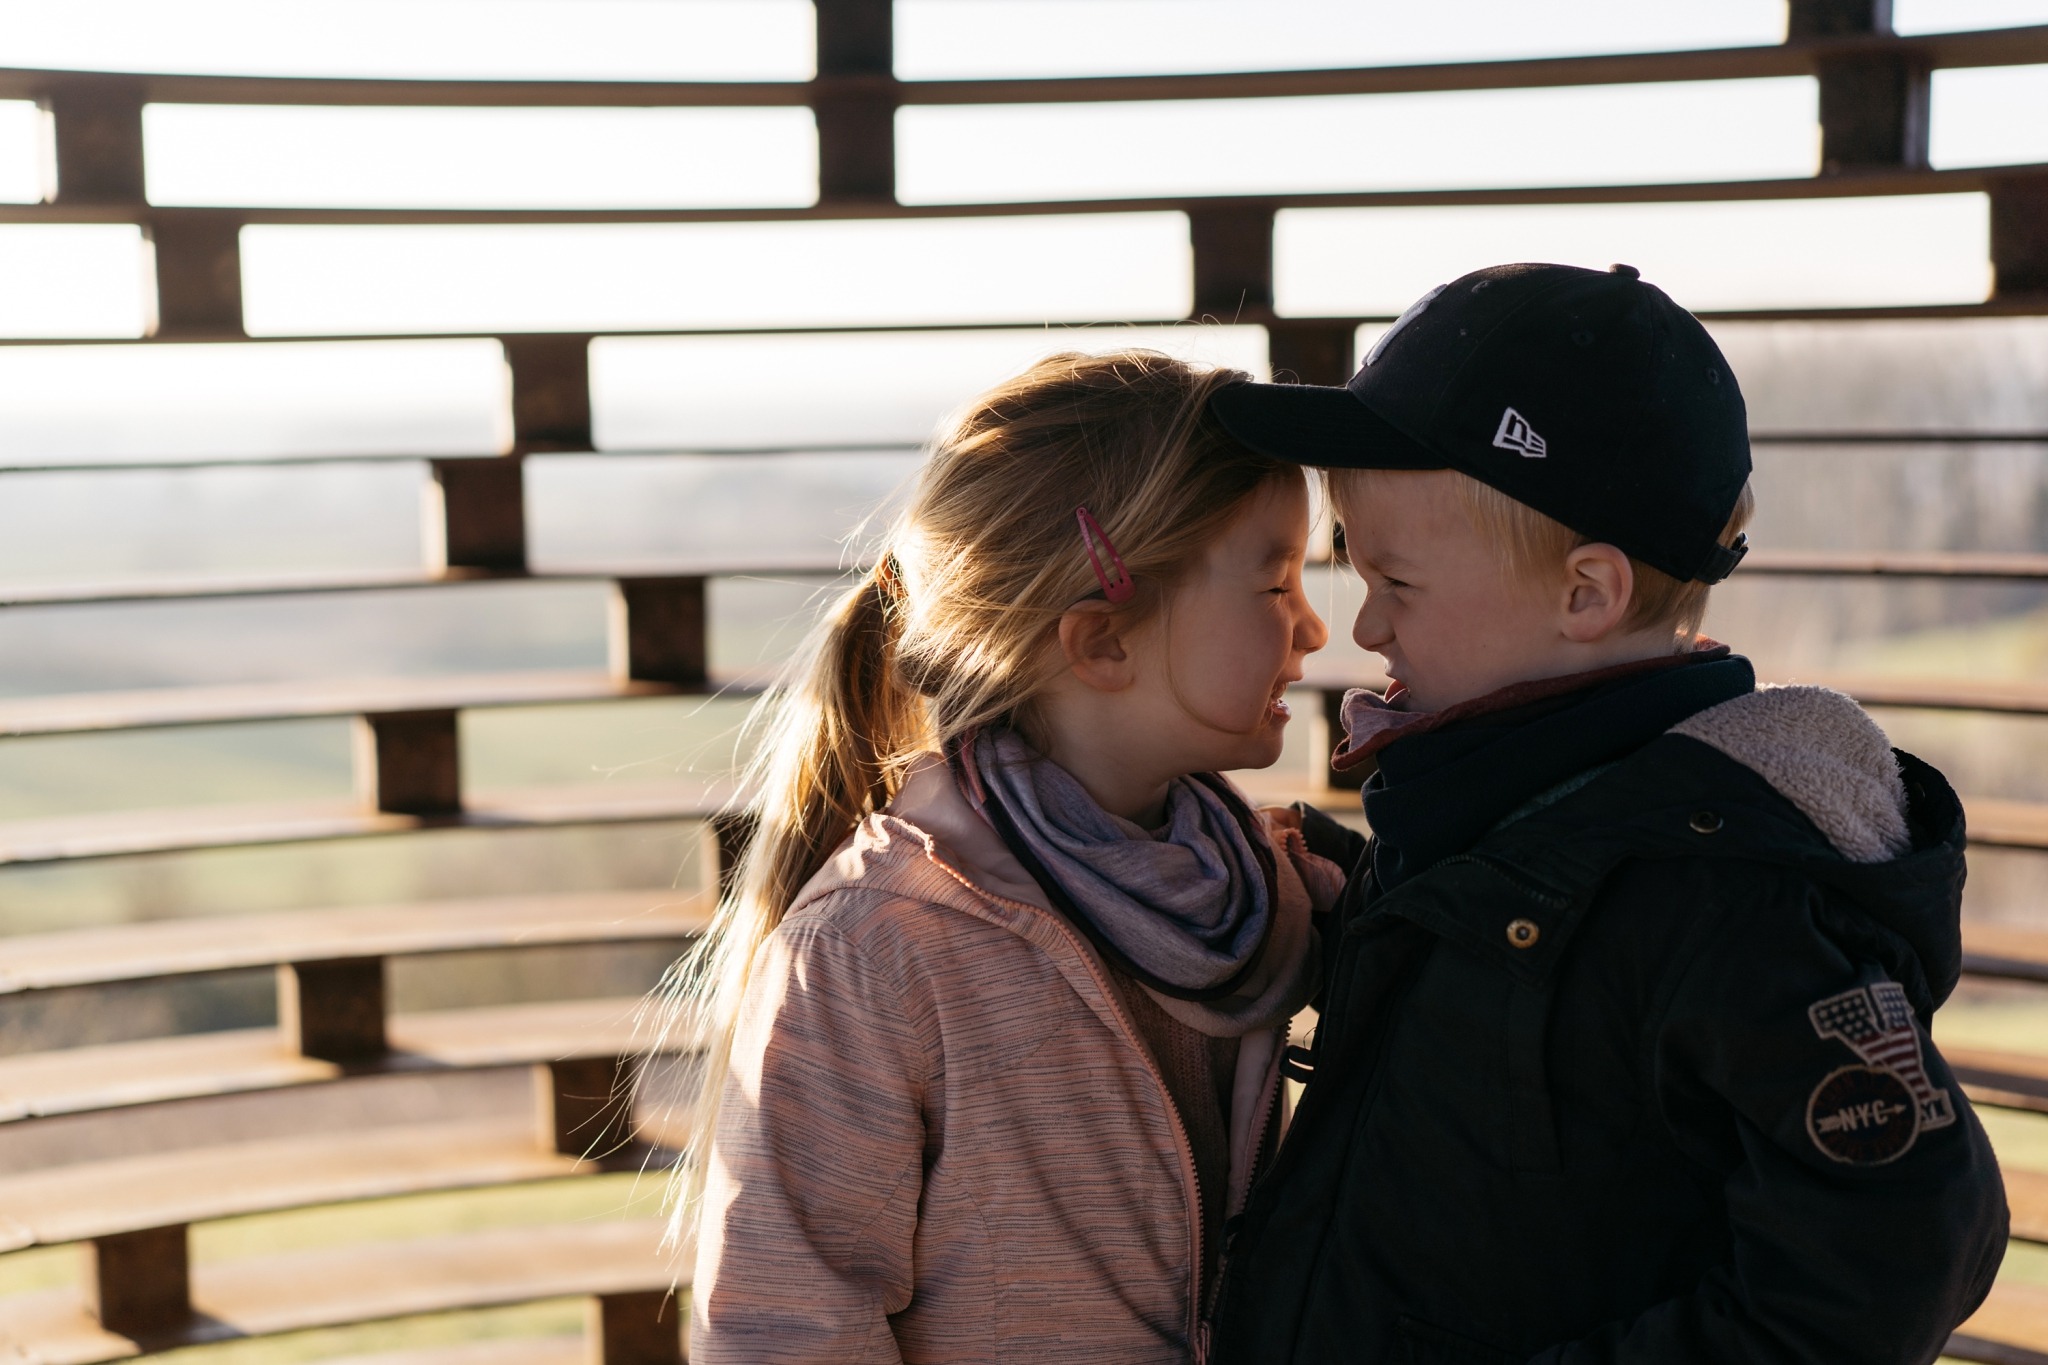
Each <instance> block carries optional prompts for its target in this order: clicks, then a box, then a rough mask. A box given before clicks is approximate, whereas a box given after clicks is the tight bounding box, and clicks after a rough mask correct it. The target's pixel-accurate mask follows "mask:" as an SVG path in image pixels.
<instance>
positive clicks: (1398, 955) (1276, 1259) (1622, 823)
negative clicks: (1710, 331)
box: [1211, 265, 2006, 1365]
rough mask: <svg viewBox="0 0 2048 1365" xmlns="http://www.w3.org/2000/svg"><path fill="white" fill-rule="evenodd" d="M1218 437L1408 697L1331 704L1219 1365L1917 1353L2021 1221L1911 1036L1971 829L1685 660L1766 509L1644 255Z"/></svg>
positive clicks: (1388, 354) (1838, 745) (1750, 1362)
mask: <svg viewBox="0 0 2048 1365" xmlns="http://www.w3.org/2000/svg"><path fill="white" fill-rule="evenodd" d="M1213 409H1214V411H1215V413H1216V415H1217V416H1218V417H1219V419H1220V420H1221V421H1222V422H1223V424H1224V425H1225V426H1226V427H1228V428H1229V429H1230V430H1231V432H1232V433H1233V434H1234V435H1236V436H1237V437H1238V438H1239V439H1240V440H1242V441H1244V442H1245V443H1246V444H1248V445H1250V446H1252V447H1254V448H1256V449H1258V450H1262V451H1266V452H1268V453H1270V454H1273V455H1277V456H1282V457H1285V458H1288V459H1292V460H1295V461H1298V462H1300V463H1302V464H1306V465H1314V466H1319V467H1322V468H1324V469H1326V470H1329V471H1332V472H1331V475H1330V479H1331V489H1332V495H1333V497H1334V499H1335V502H1336V506H1337V509H1338V512H1339V515H1340V517H1341V521H1342V525H1343V528H1344V531H1345V533H1346V537H1347V552H1348V557H1349V558H1350V560H1351V562H1352V564H1353V566H1354V567H1355V568H1356V569H1357V571H1358V572H1359V574H1360V575H1361V576H1362V577H1363V578H1364V579H1365V582H1366V585H1367V599H1366V603H1365V606H1364V607H1363V608H1362V609H1361V610H1360V612H1359V615H1358V622H1357V625H1356V627H1355V630H1354V635H1355V636H1356V638H1357V640H1358V642H1359V643H1360V644H1361V645H1363V646H1364V647H1366V648H1367V649H1371V650H1374V651H1375V652H1377V653H1379V654H1381V655H1383V656H1384V657H1385V658H1386V660H1387V665H1388V673H1389V675H1390V676H1391V677H1392V679H1393V680H1394V686H1393V687H1392V688H1390V689H1389V693H1388V697H1387V698H1386V700H1385V701H1382V700H1381V699H1380V698H1378V697H1376V696H1373V695H1372V694H1370V693H1354V694H1352V695H1351V696H1350V697H1348V698H1347V699H1346V716H1345V720H1346V730H1347V731H1348V737H1347V739H1346V742H1345V745H1344V747H1343V748H1342V749H1341V750H1340V751H1339V754H1338V756H1337V759H1336V762H1337V764H1338V766H1339V767H1345V766H1350V765H1359V766H1365V767H1367V769H1368V771H1371V770H1372V769H1373V766H1374V765H1376V771H1374V772H1373V775H1372V777H1371V780H1370V782H1369V784H1368V786H1367V788H1366V793H1365V809H1366V814H1367V817H1368V819H1369V820H1370V822H1371V825H1372V827H1373V832H1374V838H1373V840H1372V842H1371V843H1370V844H1369V845H1367V846H1366V847H1365V849H1364V850H1363V854H1362V857H1361V858H1360V860H1359V862H1358V864H1357V867H1356V870H1355V871H1354V873H1353V877H1352V883H1351V887H1350V889H1349V891H1348V892H1347V895H1346V898H1345V901H1344V903H1343V905H1342V906H1341V907H1340V908H1339V910H1338V911H1337V913H1336V914H1335V915H1334V916H1333V917H1332V918H1333V922H1332V923H1331V924H1329V925H1326V926H1324V928H1325V936H1324V953H1325V962H1326V964H1327V966H1326V972H1327V975H1326V978H1325V988H1324V995H1323V997H1322V998H1321V999H1320V1000H1319V1002H1318V1003H1319V1005H1320V1007H1321V1010H1322V1014H1321V1021H1320V1024H1319V1027H1318V1029H1317V1032H1316V1036H1315V1040H1314V1046H1313V1049H1312V1051H1311V1052H1310V1054H1309V1056H1308V1058H1307V1059H1306V1064H1307V1066H1308V1067H1309V1068H1311V1074H1310V1078H1309V1080H1308V1084H1307V1089H1306V1092H1305V1095H1304V1097H1303V1101H1302V1104H1301V1108H1300V1112H1299V1114H1298V1116H1297V1117H1296V1119H1295V1121H1294V1126H1293V1128H1292V1129H1291V1130H1290V1132H1289V1133H1288V1136H1287V1139H1286V1141H1285V1143H1284V1144H1283V1146H1282V1149H1281V1153H1280V1156H1279V1158H1278V1160H1277V1161H1276V1163H1275V1165H1274V1167H1273V1169H1272V1171H1271V1173H1270V1174H1269V1175H1268V1176H1267V1177H1266V1178H1265V1179H1264V1180H1263V1181H1262V1183H1261V1184H1260V1185H1259V1187H1258V1188H1257V1189H1256V1190H1255V1191H1254V1192H1253V1194H1252V1197H1251V1200H1250V1203H1249V1205H1248V1207H1247V1209H1246V1211H1245V1213H1244V1215H1243V1217H1242V1219H1241V1220H1240V1223H1239V1227H1238V1230H1237V1233H1236V1238H1235V1241H1234V1243H1233V1245H1232V1246H1231V1248H1230V1269H1229V1271H1228V1274H1227V1276H1226V1279H1225V1282H1224V1286H1223V1290H1222V1296H1221V1300H1220V1303H1219V1307H1218V1310H1217V1317H1216V1325H1215V1332H1214V1344H1213V1350H1212V1353H1211V1359H1212V1360H1214V1361H1217V1362H1221V1363H1222V1365H1252V1363H1253V1362H1256V1363H1257V1365H1279V1362H1309V1361H1338V1360H1342V1361H1347V1362H1379V1361H1389V1362H1454V1361H1455V1362H1467V1363H1468V1365H1471V1363H1480V1362H1508V1361H1540V1362H1545V1365H1551V1363H1552V1362H1558V1363H1562V1362H1570V1363H1571V1365H1589V1363H1590V1362H1610V1361H1611V1362H1656V1365H1677V1363H1678V1362H1710V1361H1711V1362H1717V1363H1725V1365H1737V1363H1738V1362H1740V1363H1741V1365H1757V1363H1758V1362H1779V1361H1783V1362H1832V1361H1840V1362H1844V1363H1845V1365H1847V1363H1848V1362H1854V1363H1855V1365H1879V1363H1880V1362H1892V1361H1897V1362H1926V1361H1929V1360H1932V1359H1933V1358H1934V1357H1935V1355H1936V1354H1938V1353H1939V1351H1940V1349H1941V1346H1942V1343H1943V1342H1944V1341H1945V1340H1946V1338H1947V1336H1948V1333H1949V1331H1950V1330H1951V1329H1952V1328H1953V1327H1954V1326H1955V1325H1956V1324H1957V1323H1959V1322H1961V1321H1962V1320H1963V1318H1964V1317H1966V1316H1967V1315H1968V1314H1969V1313H1970V1312H1971V1311H1972V1310H1973V1309H1974V1308H1975V1307H1976V1305H1977V1304H1978V1303H1979V1302H1980V1301H1981V1300H1982V1299H1983V1297H1984V1295H1985V1293H1986V1292H1987V1291H1988V1289H1989V1287H1990V1284H1991V1280H1992V1276H1993V1274H1994V1272H1995V1271H1996V1269H1997V1267H1998V1263H1999V1260H2000V1258H2001V1256H2002V1254H2003V1251H2004V1247H2005V1237H2006V1210H2005V1200H2004V1191H2003V1188H2002V1186H2001V1183H2000V1180H1999V1176H1998V1169H1997V1166H1996V1164H1995V1163H1994V1162H1993V1159H1992V1155H1991V1150H1990V1147H1989V1145H1988V1144H1987V1142H1986V1140H1985V1137H1984V1132H1983V1129H1982V1128H1981V1127H1980V1126H1979V1125H1978V1123H1977V1120H1976V1118H1975V1116H1974V1115H1973V1114H1972V1113H1971V1111H1970V1107H1969V1104H1968V1102H1967V1101H1966V1100H1965V1099H1964V1097H1963V1092H1962V1089H1961V1087H1960V1086H1958V1084H1957V1083H1956V1080H1955V1078H1954V1076H1953V1075H1951V1074H1950V1072H1949V1069H1948V1067H1947V1065H1946V1063H1944V1062H1943V1060H1942V1058H1941V1057H1940V1055H1939V1054H1938V1053H1937V1052H1936V1051H1935V1050H1934V1048H1933V1046H1932V1045H1931V1043H1930V1042H1929V1041H1928V1038H1927V1025H1928V1020H1929V1017H1930V1016H1931V1014H1932V1012H1933V1010H1934V1008H1935V1007H1936V1006H1937V1005H1938V1004H1940V1003H1941V1001H1942V1000H1943V999H1944V998H1945V997H1946V996H1947V994H1948V992H1949V991H1950V989H1951V988H1952V987H1953V986H1954V985H1955V982H1956V977H1957V974H1958V971H1959V968H1960V962H1961V947H1960V941H1959V934H1958V927H1957V923H1958V910H1959V904H1960V893H1961V887H1962V880H1963V862H1962V848H1963V823H1962V812H1961V809H1960V807H1959V806H1958V804H1957V802H1956V799H1955V796H1954V794H1953V793H1952V792H1951V791H1950V790H1949V788H1948V785H1947V783H1946V782H1944V781H1943V780H1942V778H1941V775H1940V774H1939V773H1937V772H1935V771H1934V770H1933V769H1932V768H1930V767H1928V766H1927V765H1926V764H1924V763H1921V762H1920V761H1919V760H1917V759H1914V758H1912V757H1911V756H1909V755H1905V754H1897V755H1896V756H1895V755H1894V753H1893V751H1891V750H1890V749H1889V747H1888V746H1887V744H1886V742H1885V740H1884V736H1883V734H1882V733H1881V732H1880V731H1879V730H1878V729H1877V727H1876V726H1875V725H1874V724H1873V723H1872V722H1871V721H1870V720H1869V719H1868V718H1867V717H1865V716H1864V715H1863V713H1862V712H1861V711H1860V710H1859V709H1857V707H1856V706H1855V705H1854V703H1852V702H1850V701H1849V700H1848V699H1847V698H1845V697H1841V696H1839V695H1838V694H1835V693H1832V692H1828V691H1825V690H1824V689H1820V688H1810V687H1799V688H1774V689H1766V690H1763V691H1758V690H1757V689H1756V685H1755V677H1754V674H1753V672H1752V671H1751V668H1750V665H1749V663H1748V661H1747V660H1745V659H1742V658H1740V657H1739V656H1735V655H1732V654H1730V653H1729V651H1728V650H1727V649H1726V648H1724V647H1721V646H1717V645H1714V644H1712V642H1710V641H1705V640H1701V639H1698V638H1697V636H1696V634H1695V632H1696V630H1697V627H1698V625H1699V622H1700V618H1701V616H1702V614H1703V612H1704V610H1705V603H1706V592H1707V588H1708V585H1710V584H1712V583H1714V582H1718V581H1719V580H1720V579H1722V578H1724V577H1726V576H1727V574H1728V573H1729V572H1730V571H1731V570H1732V569H1733V568H1734V567H1735V564H1736V562H1737V561H1738V560H1739V559H1740V558H1741V556H1742V553H1743V541H1742V539H1741V536H1740V532H1741V529H1742V523H1743V521H1744V520H1745V519H1746V518H1747V516H1748V507H1749V498H1748V490H1747V480H1748V475H1749V446H1748V434H1747V426H1746V419H1745V416H1744V411H1743V404H1742V397H1741V394H1740V392H1739V391H1738V389H1737V387H1736V383H1735V377H1734V375H1733V374H1731V373H1730V372H1729V370H1728V366H1727V362H1726V361H1725V360H1724V359H1723V358H1722V357H1721V354H1720V352H1719V351H1718V350H1717V349H1716V348H1715V346H1714V343H1713V341H1712V340H1711V339H1710V338H1709V337H1708V336H1707V334H1706V331H1705V329H1704V328H1702V327H1701V326H1700V324H1699V322H1698V321H1697V320H1696V319H1694V318H1693V317H1692V316H1691V315H1690V314H1688V313H1686V312H1685V311H1684V310H1683V309H1681V308H1679V307H1678V306H1677V305H1676V304H1674V303H1672V301H1671V300H1670V299H1669V298H1667V297H1666V296H1665V295H1664V294H1663V293H1662V292H1660V291H1659V290H1657V289H1655V288H1653V287H1652V286H1650V285H1648V284H1645V283H1643V282H1641V281H1640V280H1639V279H1638V277H1637V274H1636V272H1635V271H1634V270H1633V269H1631V268H1630V267H1627V266H1616V267H1614V269H1613V270H1612V271H1609V272H1605V273H1602V272H1598V271H1590V270H1578V269H1573V268H1569V267H1565V266H1555V265H1510V266H1498V267H1494V268H1491V269H1487V270H1481V271H1478V272H1476V273H1474V274H1471V275H1467V276H1465V277H1464V278H1463V279H1460V280H1457V281H1455V282H1453V283H1452V284H1450V285H1447V286H1444V287H1443V288H1440V289H1438V290H1436V291H1435V292H1433V293H1432V294H1430V295H1428V296H1426V297H1425V298H1424V299H1422V300H1421V301H1420V302H1418V303H1417V304H1416V305H1415V306H1414V307H1413V308H1411V309H1409V310H1408V312H1407V314H1406V315H1404V316H1403V317H1402V319H1401V320H1400V321H1399V322H1397V323H1396V324H1395V326H1394V328H1393V330H1392V331H1390V332H1389V333H1388V334H1387V335H1386V336H1385V338H1383V339H1382V340H1381V341H1380V343H1379V344H1378V345H1377V346H1375V347H1374V348H1373V350H1372V353H1371V354H1370V355H1368V356H1367V357H1366V360H1365V363H1364V365H1363V367H1362V368H1361V369H1360V370H1359V372H1358V375H1357V376H1356V377H1355V378H1354V379H1353V380H1352V381H1351V383H1350V384H1349V385H1348V386H1347V387H1346V388H1313V387H1308V386H1294V385H1242V386H1238V387H1236V388H1232V389H1228V390H1225V391H1223V392H1222V393H1220V394H1218V395H1217V397H1216V398H1215V400H1214V401H1213ZM1328 832H1329V831H1327V830H1326V831H1325V833H1326V834H1327V833H1328Z"/></svg>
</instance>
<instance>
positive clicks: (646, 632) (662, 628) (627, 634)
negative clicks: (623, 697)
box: [610, 575, 710, 687]
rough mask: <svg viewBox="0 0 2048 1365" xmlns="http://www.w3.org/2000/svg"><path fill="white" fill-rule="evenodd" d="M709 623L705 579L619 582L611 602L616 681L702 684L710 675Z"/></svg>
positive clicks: (634, 579) (613, 672) (612, 646)
mask: <svg viewBox="0 0 2048 1365" xmlns="http://www.w3.org/2000/svg"><path fill="white" fill-rule="evenodd" d="M708 620H709V618H708V615H707V613H706V609H705V597H704V579H703V578H702V577H701V576H696V575H681V576H677V577H670V578H621V579H619V580H618V581H617V582H616V583H615V584H614V585H613V588H612V598H611V636H610V648H611V668H612V676H613V677H614V678H616V679H618V680H619V681H620V682H622V683H624V682H655V683H671V684H674V685H676V686H681V687H694V686H698V685H701V684H702V683H703V682H704V680H705V678H706V676H707V675H708V673H709V662H710V660H709V655H710V646H709V643H708V640H709V628H708Z"/></svg>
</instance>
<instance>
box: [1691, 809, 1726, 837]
mask: <svg viewBox="0 0 2048 1365" xmlns="http://www.w3.org/2000/svg"><path fill="white" fill-rule="evenodd" d="M1720 831H1721V817H1720V816H1718V815H1716V814H1714V812H1712V811H1710V810H1702V811H1695V812H1693V817H1692V832H1693V833H1694V834H1718V833H1720Z"/></svg>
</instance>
